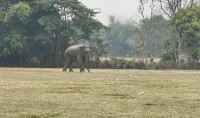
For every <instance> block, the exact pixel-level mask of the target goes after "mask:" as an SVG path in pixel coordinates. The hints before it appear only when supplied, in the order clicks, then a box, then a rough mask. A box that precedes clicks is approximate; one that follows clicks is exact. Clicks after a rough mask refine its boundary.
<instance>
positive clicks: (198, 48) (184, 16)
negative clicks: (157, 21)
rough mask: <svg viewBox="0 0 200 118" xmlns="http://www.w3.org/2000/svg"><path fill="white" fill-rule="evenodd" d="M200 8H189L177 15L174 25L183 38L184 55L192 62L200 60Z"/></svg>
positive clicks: (173, 21)
mask: <svg viewBox="0 0 200 118" xmlns="http://www.w3.org/2000/svg"><path fill="white" fill-rule="evenodd" d="M199 14H200V6H196V5H195V6H193V7H187V8H186V9H182V10H180V11H179V12H177V13H176V14H175V17H174V18H173V19H172V25H174V26H175V27H176V28H177V30H178V31H179V33H180V35H181V37H182V38H183V40H184V42H183V50H184V53H185V54H187V55H188V56H189V58H191V59H192V60H194V61H196V62H198V60H199V59H200V15H199Z"/></svg>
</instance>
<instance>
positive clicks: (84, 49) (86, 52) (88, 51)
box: [79, 45, 91, 56]
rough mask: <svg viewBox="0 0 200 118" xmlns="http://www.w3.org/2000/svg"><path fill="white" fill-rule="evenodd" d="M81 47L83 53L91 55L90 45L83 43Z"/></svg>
mask: <svg viewBox="0 0 200 118" xmlns="http://www.w3.org/2000/svg"><path fill="white" fill-rule="evenodd" d="M79 48H80V49H81V53H82V54H83V55H84V56H90V54H91V49H90V47H88V46H85V45H82V46H80V47H79Z"/></svg>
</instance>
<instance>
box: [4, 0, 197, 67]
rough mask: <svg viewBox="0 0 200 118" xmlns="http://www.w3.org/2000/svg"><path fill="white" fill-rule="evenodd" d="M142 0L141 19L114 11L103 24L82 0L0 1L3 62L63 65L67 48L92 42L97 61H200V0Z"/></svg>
mask: <svg viewBox="0 0 200 118" xmlns="http://www.w3.org/2000/svg"><path fill="white" fill-rule="evenodd" d="M139 1H140V6H138V13H139V14H140V15H141V19H140V20H139V21H134V20H131V19H129V20H127V21H123V22H122V21H121V20H120V19H118V18H117V17H116V16H113V15H112V14H111V16H110V17H109V25H108V26H104V25H103V24H102V23H101V22H99V21H98V20H96V19H95V15H96V14H98V13H99V12H96V11H95V10H93V9H89V8H87V7H86V6H84V5H83V4H82V3H81V2H79V1H78V0H1V1H0V66H26V67H62V65H63V62H64V61H63V53H64V50H65V49H66V47H68V46H69V45H72V44H77V43H84V44H87V45H90V46H91V47H92V50H93V52H94V53H93V59H94V60H95V62H96V61H97V62H98V61H99V60H100V57H102V56H108V57H131V58H132V57H134V58H139V59H141V61H142V62H144V63H148V60H147V59H148V58H150V57H159V58H161V61H170V62H175V64H177V65H180V64H181V62H182V60H184V61H187V62H194V63H198V61H199V59H200V16H199V14H200V6H199V3H200V1H199V0H139ZM145 5H146V6H147V7H149V9H150V10H151V12H150V14H148V15H145V14H144V9H145V8H146V7H144V6H145ZM158 11H159V13H158Z"/></svg>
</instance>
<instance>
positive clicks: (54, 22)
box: [0, 0, 104, 66]
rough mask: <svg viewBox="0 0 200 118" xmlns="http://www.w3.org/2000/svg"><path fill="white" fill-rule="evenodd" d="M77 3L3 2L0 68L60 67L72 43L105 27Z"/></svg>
mask: <svg viewBox="0 0 200 118" xmlns="http://www.w3.org/2000/svg"><path fill="white" fill-rule="evenodd" d="M96 14H97V13H96V12H95V11H93V10H92V9H88V8H86V7H85V6H84V5H83V4H82V3H80V2H79V1H78V0H29V1H27V0H20V1H19V0H2V1H1V2H0V60H1V62H0V65H2V66H9V65H10V66H11V65H12V66H29V65H30V66H60V65H62V63H63V52H64V50H65V48H66V45H68V44H69V42H70V41H71V40H76V39H89V37H90V36H91V34H92V33H93V32H94V31H98V30H99V29H102V28H104V26H103V25H102V24H101V23H100V22H99V21H97V20H95V19H94V18H93V17H94V16H95V15H96Z"/></svg>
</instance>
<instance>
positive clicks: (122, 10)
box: [79, 0, 140, 25]
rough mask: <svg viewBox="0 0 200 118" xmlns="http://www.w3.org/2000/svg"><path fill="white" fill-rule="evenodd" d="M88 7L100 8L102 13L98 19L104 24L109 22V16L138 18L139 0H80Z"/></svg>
mask: <svg viewBox="0 0 200 118" xmlns="http://www.w3.org/2000/svg"><path fill="white" fill-rule="evenodd" d="M79 1H80V2H82V3H83V4H84V5H85V6H87V7H88V8H92V9H93V8H100V9H101V13H99V14H98V15H97V17H96V18H97V19H98V20H99V21H101V22H102V23H103V24H105V25H107V24H108V16H109V15H115V16H119V17H120V18H122V19H129V18H131V19H133V20H138V19H139V17H140V15H139V14H138V10H137V9H138V6H139V2H138V0H79Z"/></svg>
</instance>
